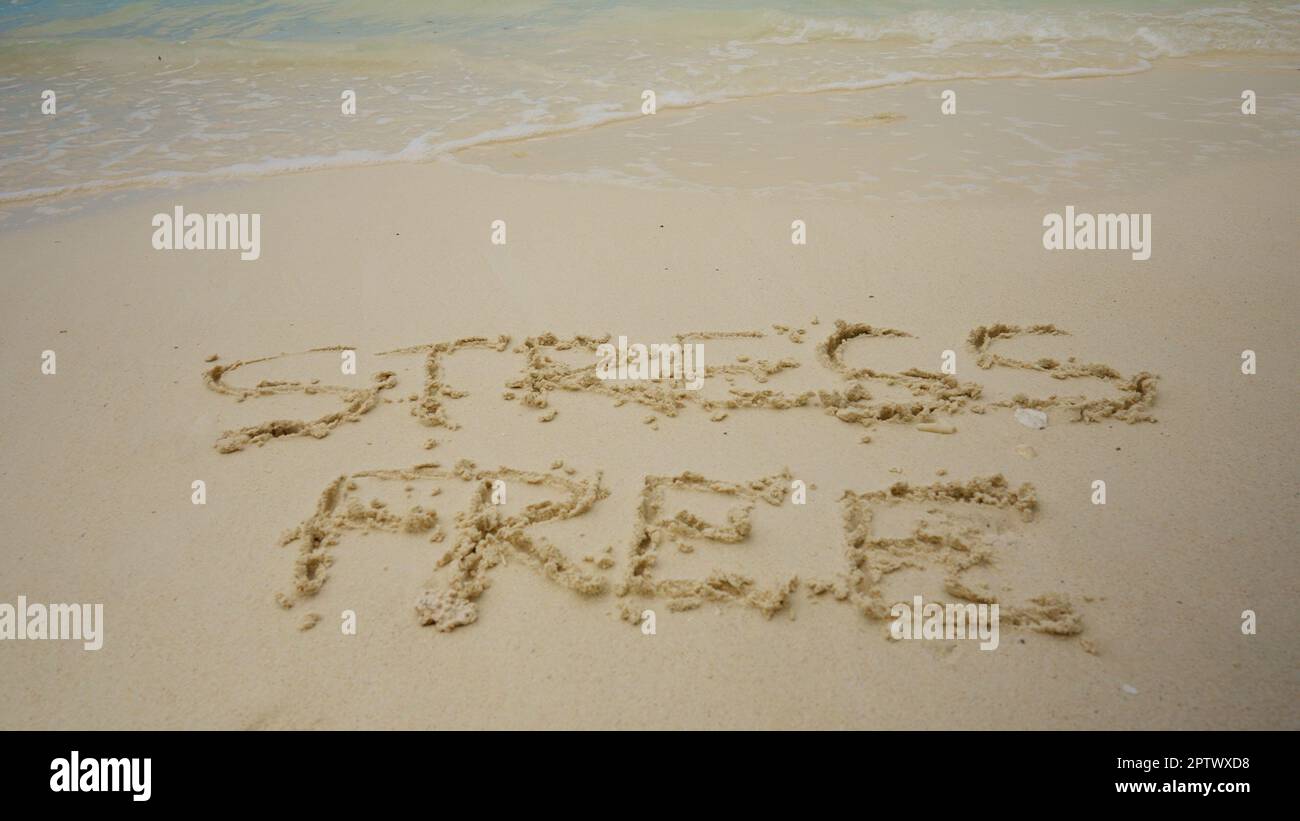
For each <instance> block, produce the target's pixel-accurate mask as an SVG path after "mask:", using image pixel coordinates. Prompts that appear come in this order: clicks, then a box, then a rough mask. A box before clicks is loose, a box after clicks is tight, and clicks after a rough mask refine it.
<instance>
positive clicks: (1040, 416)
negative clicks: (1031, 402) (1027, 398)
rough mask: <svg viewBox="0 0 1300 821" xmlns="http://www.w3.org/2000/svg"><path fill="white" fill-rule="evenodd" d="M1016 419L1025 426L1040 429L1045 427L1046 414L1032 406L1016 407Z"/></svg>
mask: <svg viewBox="0 0 1300 821" xmlns="http://www.w3.org/2000/svg"><path fill="white" fill-rule="evenodd" d="M1016 421H1017V422H1019V423H1020V424H1022V425H1024V426H1025V427H1027V428H1033V429H1034V430H1042V429H1043V428H1045V427H1047V414H1045V413H1043V412H1042V411H1040V410H1034V409H1033V408H1016Z"/></svg>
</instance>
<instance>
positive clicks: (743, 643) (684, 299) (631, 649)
mask: <svg viewBox="0 0 1300 821" xmlns="http://www.w3.org/2000/svg"><path fill="white" fill-rule="evenodd" d="M1193 80H1194V78H1187V77H1183V76H1182V74H1180V73H1179V71H1177V70H1172V69H1171V70H1165V71H1159V70H1158V71H1156V72H1153V73H1152V75H1151V76H1149V77H1147V78H1145V79H1143V78H1138V79H1137V80H1133V79H1131V78H1110V79H1102V80H1079V81H1069V83H1067V84H1061V83H1057V84H1053V83H1037V84H1025V85H1024V86H1014V87H1007V88H1003V89H1001V93H1002V94H1003V96H1002V97H1000V98H999V97H998V94H999V89H996V88H989V87H988V85H987V84H969V86H962V85H961V84H958V86H959V89H961V90H969V91H971V93H972V94H974V93H975V92H976V91H979V92H980V93H981V94H983V95H984V97H983V98H982V99H981V103H980V104H981V105H982V106H986V107H988V106H995V105H998V104H999V103H1002V104H1005V105H1021V106H1027V105H1028V103H1027V102H1026V99H1025V98H1026V97H1027V96H1030V95H1039V96H1040V97H1042V98H1043V99H1044V100H1049V99H1055V97H1056V95H1058V94H1059V93H1060V92H1061V91H1062V90H1063V89H1064V90H1068V91H1069V92H1071V93H1073V92H1075V91H1077V92H1078V93H1080V94H1082V95H1084V96H1088V95H1094V96H1097V97H1103V98H1104V97H1105V96H1107V95H1112V96H1123V95H1132V94H1141V93H1144V91H1143V90H1144V89H1163V88H1166V87H1168V86H1170V85H1171V84H1172V85H1177V84H1178V83H1180V82H1193ZM1144 82H1145V83H1147V85H1143V83H1144ZM1291 87H1292V88H1294V83H1293V82H1292V86H1291ZM888 93H889V94H890V95H893V96H895V97H898V98H899V99H903V98H905V97H906V95H907V94H908V91H906V90H889V92H888ZM911 93H912V94H913V95H916V98H917V99H920V100H921V101H922V102H925V101H927V100H928V99H929V97H931V96H934V95H936V94H937V90H935V89H929V88H927V87H925V86H923V85H922V86H915V87H912V88H911ZM1152 93H1154V92H1152ZM814 96H815V97H816V98H820V99H825V100H828V101H829V100H831V99H832V98H833V97H835V96H836V95H814ZM859 98H860V99H862V100H868V101H875V100H878V98H872V97H869V96H866V95H859ZM896 102H897V101H895V100H891V101H885V102H876V103H874V104H873V103H870V102H864V103H863V104H862V106H861V108H862V111H861V114H860V117H861V119H859V120H857V121H854V122H851V123H849V125H850V126H851V127H852V128H854V129H859V130H861V129H864V127H865V126H870V128H869V129H866V131H869V132H870V133H873V134H875V133H881V132H883V131H884V130H887V129H890V128H894V127H899V126H902V125H906V124H907V123H908V122H915V121H916V119H917V118H919V117H921V116H923V115H922V114H921V113H920V111H919V110H912V109H910V108H909V107H908V105H903V104H899V105H895V103H896ZM813 104H815V103H814V102H811V101H810V100H809V99H807V98H797V99H790V100H786V99H784V98H772V99H767V100H764V101H762V105H764V106H765V109H764V110H765V111H767V112H768V113H769V114H772V115H773V116H774V117H775V118H776V119H777V120H779V121H780V120H781V117H782V115H783V114H786V115H788V117H789V118H795V117H797V116H799V113H800V111H802V110H803V109H805V108H806V107H807V106H809V105H813ZM738 105H749V104H748V103H745V104H738ZM826 105H836V106H843V105H844V101H843V100H838V101H836V102H833V103H832V102H827V103H826ZM925 105H928V102H926V103H925ZM724 108H725V107H724ZM895 108H897V109H898V110H897V111H896V110H895ZM918 108H919V105H918ZM882 109H883V110H882ZM734 115H735V111H734V110H733V111H731V112H721V113H720V114H719V116H722V117H728V116H734ZM656 116H665V117H678V118H679V119H680V120H681V121H682V122H683V123H685V122H686V121H687V120H688V119H689V118H690V117H691V116H693V115H692V114H691V113H690V112H676V113H670V114H666V115H656ZM1113 116H1115V117H1122V116H1123V115H1122V113H1116V114H1114V115H1113ZM662 122H670V121H668V120H664V121H662ZM632 127H634V126H632ZM698 127H700V128H704V127H705V126H704V125H700V126H698ZM710 127H711V126H710ZM1269 127H1270V128H1284V127H1291V128H1293V127H1294V122H1291V123H1290V125H1277V124H1274V125H1272V126H1269ZM620 128H622V126H608V127H604V128H599V129H594V130H593V131H591V132H585V133H582V134H579V135H575V136H573V137H566V138H559V139H553V140H544V141H532V142H524V143H519V144H513V145H512V144H506V145H501V146H496V147H492V148H487V149H475V150H473V151H470V152H466V154H465V155H464V156H460V157H458V158H457V160H455V161H445V162H431V163H422V164H411V165H385V166H375V167H362V168H353V169H337V170H328V171H316V172H311V173H303V174H293V175H285V176H279V177H273V178H266V179H260V180H245V181H231V182H217V183H210V184H206V185H204V186H191V187H187V188H183V189H179V190H144V191H136V192H129V193H112V194H108V195H105V196H103V197H101V198H99V199H97V200H92V201H88V202H86V203H85V207H84V208H83V209H81V210H79V211H77V212H75V213H70V214H66V215H63V216H59V217H57V218H55V217H50V218H45V219H41V220H37V221H34V222H32V223H30V224H26V223H24V222H23V221H22V219H21V218H17V219H15V220H12V221H11V222H10V224H9V225H10V227H9V228H8V229H7V230H5V231H4V232H3V233H0V258H3V259H4V260H5V278H4V282H5V292H4V300H3V305H4V307H3V318H4V321H3V323H0V345H2V346H3V351H4V357H3V359H2V360H0V373H2V375H3V378H4V381H5V384H6V385H7V386H8V390H7V391H6V399H5V404H4V411H3V415H2V416H0V453H2V454H3V459H2V460H0V462H2V465H0V491H2V494H3V496H2V498H3V501H2V504H3V510H4V514H5V515H4V521H5V522H6V534H5V535H6V538H5V543H6V547H5V549H4V550H3V551H0V577H2V578H3V579H4V580H5V583H6V584H5V586H6V588H7V589H8V590H9V593H10V594H12V595H18V594H23V595H26V596H28V598H29V599H32V600H39V601H55V602H57V601H86V602H102V603H103V604H104V619H105V642H104V646H103V649H101V650H99V651H96V652H85V651H83V650H82V649H81V647H80V645H79V644H77V643H73V642H7V643H6V644H5V646H0V654H3V658H4V663H3V664H0V688H2V690H3V692H4V693H5V696H6V697H5V699H4V700H3V701H2V702H0V704H2V705H3V706H0V726H3V727H5V728H38V727H53V728H145V727H164V728H287V727H308V728H326V727H340V728H354V727H379V728H388V727H415V728H426V727H429V728H433V727H441V728H452V727H457V728H460V727H530V728H531V727H602V728H611V727H670V728H675V727H779V728H795V727H819V728H829V727H877V728H902V727H957V728H1050V727H1066V728H1164V727H1170V728H1202V727H1211V728H1230V727H1231V728H1279V727H1283V728H1290V729H1295V728H1298V727H1300V709H1297V704H1300V700H1297V698H1296V695H1297V692H1296V682H1295V670H1296V669H1297V666H1298V662H1300V642H1297V641H1296V636H1297V635H1300V616H1297V610H1296V608H1295V606H1294V602H1293V599H1294V596H1295V593H1296V591H1295V579H1296V578H1297V574H1296V571H1297V569H1298V568H1297V557H1296V556H1297V554H1296V551H1295V534H1296V532H1297V525H1298V524H1300V522H1298V521H1297V507H1296V503H1295V488H1296V485H1297V479H1298V478H1300V476H1298V473H1297V467H1296V465H1297V461H1296V458H1295V456H1296V453H1297V429H1296V425H1295V423H1294V416H1295V408H1296V407H1297V398H1298V397H1297V394H1296V385H1297V380H1296V375H1297V374H1296V370H1295V367H1294V365H1293V364H1292V360H1291V357H1293V355H1294V351H1295V330H1294V329H1295V319H1294V317H1295V309H1296V305H1297V300H1296V297H1297V285H1296V280H1295V259H1296V258H1297V251H1300V247H1298V245H1300V242H1298V240H1297V237H1298V236H1300V234H1297V232H1296V230H1295V228H1296V225H1295V191H1297V190H1300V166H1297V165H1296V164H1295V163H1294V162H1283V163H1279V162H1277V161H1276V158H1275V157H1272V156H1268V155H1263V156H1260V155H1255V154H1251V153H1248V152H1246V153H1243V154H1242V155H1240V156H1234V157H1231V158H1220V159H1219V160H1217V161H1216V162H1214V163H1210V164H1197V163H1185V164H1181V165H1179V166H1178V167H1177V168H1176V169H1167V168H1152V169H1150V170H1149V173H1134V174H1132V175H1130V177H1129V178H1128V179H1127V182H1115V181H1110V180H1108V181H1107V183H1106V185H1105V186H1104V187H1103V189H1102V190H1101V191H1100V192H1097V191H1094V192H1092V193H1091V194H1088V193H1079V194H1078V195H1076V196H1073V197H1071V198H1069V202H1067V198H1066V196H1064V195H1062V194H1061V193H1060V192H1059V191H1051V192H1049V193H1045V194H1039V193H1035V192H1034V191H1033V190H1031V189H1030V188H1026V187H1023V186H1012V185H1008V186H1005V187H1002V188H998V189H997V190H995V191H994V192H992V193H990V194H987V195H982V196H976V197H957V198H952V199H947V198H942V199H936V200H928V201H911V200H909V199H908V198H905V197H899V198H896V199H891V198H889V197H885V196H881V197H879V198H876V197H871V198H865V199H864V198H860V197H841V196H836V195H834V194H833V193H830V194H828V193H826V192H820V193H817V192H810V191H799V190H794V189H782V190H781V191H779V192H775V193H774V192H773V191H771V190H765V189H762V188H756V187H753V186H747V185H737V186H735V187H733V188H730V189H725V188H721V189H720V188H716V187H715V188H709V189H706V188H704V187H693V186H681V187H677V188H672V187H669V188H646V187H640V186H634V185H627V184H616V183H610V182H605V181H593V180H582V179H569V178H559V177H556V176H555V175H553V174H551V173H550V172H549V169H550V168H551V167H552V166H554V167H564V166H566V164H567V166H568V167H573V166H581V164H582V159H583V157H585V156H589V155H590V154H591V152H593V151H596V150H603V151H612V150H615V147H616V146H617V145H619V144H620V142H621V141H625V140H626V138H625V137H624V136H623V135H622V133H620V131H619V129H620ZM779 138H780V135H777V136H776V137H774V139H779ZM971 139H972V140H974V141H976V142H979V141H981V140H982V141H985V143H984V144H985V146H986V147H988V148H989V149H990V150H993V149H995V148H996V145H997V143H996V140H997V138H996V137H995V136H993V135H991V134H980V135H975V136H973V137H972V138H971ZM788 148H789V149H790V150H791V151H795V150H798V145H797V144H792V145H790V146H788ZM521 152H522V153H524V154H525V157H524V158H523V159H520V158H519V157H517V156H515V155H516V154H518V153H521ZM747 161H748V160H747V159H741V160H738V165H737V166H736V168H739V167H740V164H743V162H747ZM809 162H810V163H812V164H813V165H817V163H819V162H821V163H823V165H824V167H820V166H819V168H818V170H819V171H820V172H821V173H823V174H824V175H826V176H827V177H833V176H834V173H835V160H834V158H833V157H827V158H826V159H824V160H818V159H817V158H815V157H814V158H810V159H809ZM511 164H517V165H519V166H521V167H519V168H514V169H511V168H508V166H510V165H511ZM736 168H732V169H731V172H732V173H737V174H738V172H737V171H736ZM503 172H504V173H503ZM708 173H710V174H712V173H723V172H722V171H721V170H717V169H715V170H713V171H709V172H708ZM739 176H740V175H738V178H739ZM810 176H815V175H810ZM182 201H183V203H184V206H185V208H186V210H187V211H190V212H226V211H234V210H237V211H245V212H257V213H260V214H262V238H261V239H262V249H261V258H260V259H259V260H257V261H256V262H241V261H240V260H239V255H238V253H237V252H234V251H229V252H222V251H211V252H188V253H187V252H159V251H154V250H153V249H152V248H151V247H150V244H149V236H150V230H149V220H150V216H151V215H153V214H154V213H158V212H165V211H170V210H171V208H172V207H173V206H174V205H175V204H177V203H178V202H182ZM1071 202H1072V203H1073V204H1076V205H1079V206H1080V207H1081V208H1083V207H1085V206H1087V207H1091V208H1094V209H1095V210H1125V211H1140V212H1149V213H1151V214H1153V215H1154V220H1153V222H1154V226H1155V228H1154V231H1155V252H1154V254H1153V255H1152V258H1151V259H1150V260H1149V261H1147V262H1140V263H1139V262H1134V261H1133V260H1131V259H1130V256H1129V255H1128V254H1127V253H1123V252H1114V253H1112V252H1087V253H1068V252H1066V253H1062V252H1049V251H1046V250H1044V248H1043V245H1042V242H1041V233H1042V228H1041V219H1042V215H1043V214H1045V213H1049V212H1053V211H1059V210H1060V209H1062V208H1064V206H1065V205H1066V204H1069V203H1071ZM497 219H502V220H505V221H506V222H507V224H508V226H509V234H508V237H509V239H508V242H507V244H506V245H504V246H499V245H493V244H492V243H491V241H490V235H491V228H490V226H491V223H492V222H493V221H494V220H497ZM793 220H803V221H804V222H805V223H806V225H807V227H808V236H809V241H808V244H807V245H804V246H796V245H792V244H791V242H790V234H791V223H792V221H793ZM611 334H612V335H613V336H614V337H617V336H619V335H626V336H627V337H628V338H630V339H635V340H641V341H645V342H652V341H654V342H672V341H674V340H677V341H688V340H689V341H701V342H702V344H704V345H705V346H706V351H707V352H708V358H707V359H706V363H707V365H708V367H709V373H708V377H707V379H706V385H705V387H704V389H703V390H701V391H698V392H695V391H688V390H684V389H681V388H680V387H674V386H672V385H666V384H657V385H654V386H646V385H634V384H632V383H608V382H601V381H600V380H597V379H595V378H594V376H593V375H592V373H591V370H590V369H591V366H592V364H593V358H592V351H593V350H594V347H595V346H596V345H598V344H599V343H600V341H601V340H604V339H606V338H607V335H611ZM1246 349H1250V350H1253V351H1255V352H1256V353H1257V355H1258V362H1259V366H1258V373H1256V374H1254V375H1249V376H1248V375H1244V374H1243V373H1242V372H1241V370H1240V363H1241V353H1242V351H1243V350H1246ZM45 350H54V351H55V352H56V353H57V362H58V370H57V374H56V375H53V376H47V375H43V374H42V373H41V370H40V367H39V366H40V357H41V353H42V351H45ZM349 351H355V352H356V360H357V367H356V373H355V374H354V375H348V374H342V373H341V372H340V364H339V363H340V355H341V354H343V353H346V352H349ZM944 351H952V352H954V353H955V355H956V360H955V361H956V373H955V374H945V373H943V372H942V371H941V365H940V363H941V360H942V355H943V352H944ZM214 356H215V357H216V358H215V359H214V358H212V357H214ZM1016 408H1032V409H1036V410H1041V411H1044V412H1045V413H1046V414H1047V417H1048V424H1047V427H1046V428H1044V429H1041V430H1034V429H1030V428H1027V427H1026V426H1024V425H1022V424H1020V423H1018V422H1017V421H1016V419H1015V416H1014V410H1015V409H1016ZM540 422H546V423H547V424H544V425H543V424H539V423H540ZM935 434H940V435H935ZM431 436H433V437H435V438H433V439H431V438H430V437H431ZM431 442H432V443H434V444H436V451H433V452H430V444H429V443H431ZM433 458H436V460H437V461H436V462H433V461H431V459H433ZM1099 479H1100V480H1103V481H1104V482H1105V483H1106V488H1107V495H1106V504H1104V505H1097V504H1094V503H1093V501H1092V498H1093V494H1094V489H1093V482H1094V481H1095V480H1099ZM195 480H202V481H203V482H204V483H205V485H206V494H207V499H206V504H204V505H195V504H192V502H191V493H192V483H193V482H194V481H195ZM796 480H797V481H799V482H801V483H802V484H803V487H804V490H805V493H806V499H804V503H802V504H797V503H795V501H794V498H793V491H794V482H795V481H796ZM497 481H501V482H502V483H503V485H502V486H501V487H504V488H505V491H506V494H507V496H506V500H505V504H504V505H501V506H497V505H495V504H493V502H492V494H493V493H494V492H495V491H496V490H498V489H499V487H498V486H497V485H496V484H495V482H497ZM913 592H916V593H922V594H924V595H926V596H927V598H934V599H936V600H940V601H942V600H953V599H960V600H965V601H987V602H993V601H996V602H999V603H1000V604H1002V606H1003V607H1004V611H1003V613H1004V617H1003V625H1002V639H1001V644H1000V647H999V648H998V650H996V651H995V652H982V651H980V650H979V649H978V647H977V646H976V644H975V643H973V642H962V641H936V642H906V641H903V642H899V641H891V640H890V638H889V633H888V629H887V628H888V622H887V620H885V619H884V618H883V617H882V616H883V615H884V614H883V612H882V609H885V605H886V604H887V603H888V602H889V601H892V600H899V599H908V598H910V596H911V595H912V593H913ZM1248 609H1249V610H1253V611H1255V612H1256V613H1257V614H1258V619H1259V631H1258V634H1257V635H1250V636H1247V635H1243V634H1242V631H1241V623H1242V612H1243V611H1245V610H1248ZM646 610H653V611H654V612H655V629H654V631H653V634H647V631H645V630H643V629H641V627H640V625H641V621H642V614H643V613H644V611H646ZM348 613H351V615H352V617H353V618H354V620H355V626H356V630H355V634H350V633H348V632H346V631H345V630H344V629H341V627H342V626H343V625H345V624H346V620H347V617H348ZM1125 688H1128V689H1127V690H1126V689H1125ZM1134 690H1135V691H1136V694H1134V692H1133V691H1134Z"/></svg>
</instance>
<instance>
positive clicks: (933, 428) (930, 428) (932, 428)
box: [916, 422, 957, 433]
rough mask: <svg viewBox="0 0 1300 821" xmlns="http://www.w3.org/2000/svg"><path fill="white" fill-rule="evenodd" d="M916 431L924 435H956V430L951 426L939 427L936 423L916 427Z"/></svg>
mask: <svg viewBox="0 0 1300 821" xmlns="http://www.w3.org/2000/svg"><path fill="white" fill-rule="evenodd" d="M916 429H917V430H919V431H923V432H925V433H956V432H957V429H956V428H955V427H953V426H952V425H940V424H938V423H937V422H927V423H926V424H924V425H917V426H916Z"/></svg>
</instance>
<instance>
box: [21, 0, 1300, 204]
mask: <svg viewBox="0 0 1300 821" xmlns="http://www.w3.org/2000/svg"><path fill="white" fill-rule="evenodd" d="M1227 54H1263V55H1277V56H1280V57H1283V58H1289V57H1291V56H1294V55H1296V54H1300V4H1291V5H1287V4H1282V3H1274V2H1258V0H1245V2H1191V3H1188V2H1164V1H1163V0H1159V1H1157V2H1153V1H1152V0H1139V1H1138V2H1110V1H1105V0H1104V1H1103V2H1091V3H1087V4H1082V3H1067V2H1042V0H1040V1H1039V2H1021V1H1019V0H1017V1H1014V2H998V3H974V4H972V3H957V2H947V3H936V2H926V3H921V2H871V3H864V2H848V0H816V1H815V2H812V1H810V2H782V3H766V4H761V3H755V2H743V3H742V2H722V0H711V1H706V2H691V3H672V2H655V3H644V2H643V3H618V2H600V3H596V2H547V0H496V1H495V2H483V0H474V1H473V2H471V1H470V0H456V1H455V2H442V3H435V4H430V3H428V2H406V1H404V0H398V1H397V2H383V3H362V2H323V1H319V2H250V3H236V2H125V0H104V2H32V3H28V2H17V3H11V4H7V5H4V6H0V118H3V123H4V127H3V128H2V129H0V149H2V152H0V202H6V201H8V202H14V201H25V200H30V199H33V198H42V197H46V196H51V195H60V194H68V193H76V192H83V191H96V190H101V189H105V188H115V187H130V186H138V185H152V184H159V183H165V182H172V181H176V180H184V179H190V178H210V177H223V176H238V175H247V174H265V173H275V172H279V171H284V170H294V169H304V168H314V167H323V166H335V165H354V164H365V163H378V162H403V161H423V160H428V159H431V158H436V157H438V156H440V155H445V154H448V153H451V152H455V151H458V150H460V149H463V148H465V147H467V146H475V145H479V144H484V143H490V142H494V141H501V140H511V139H518V138H524V137H536V136H544V135H547V134H557V133H565V132H571V131H574V130H578V129H584V128H589V127H592V126H595V125H600V124H603V123H608V122H614V121H618V120H621V119H631V118H634V117H637V116H639V114H640V107H641V103H642V92H643V91H644V90H646V89H650V90H653V91H654V92H655V94H656V95H657V102H658V108H659V109H660V110H665V109H672V108H681V107H694V106H707V105H710V104H714V103H720V102H726V101H732V100H743V99H746V98H754V97H761V96H765V95H773V94H804V93H811V92H820V91H828V90H854V89H872V88H878V87H886V86H899V85H905V84H908V83H915V82H926V81H936V80H948V79H980V78H987V79H1014V78H1071V77H1092V76H1107V75H1124V74H1136V73H1141V72H1144V71H1146V70H1148V69H1150V68H1151V67H1152V65H1153V64H1154V63H1156V62H1157V61H1160V60H1167V59H1178V58H1187V57H1200V58H1213V57H1214V56H1215V55H1227ZM46 90H52V91H54V92H55V93H56V95H57V103H58V108H57V114H56V115H55V116H53V117H51V116H47V115H44V114H43V113H42V112H41V108H40V106H41V95H42V92H44V91H46ZM345 90H352V91H355V92H356V95H357V112H356V114H355V116H346V117H345V116H343V115H342V112H341V108H340V99H341V95H342V93H343V92H344V91H345Z"/></svg>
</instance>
